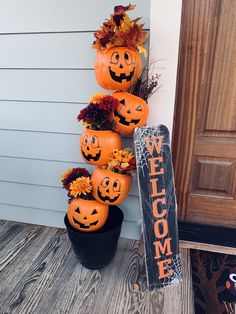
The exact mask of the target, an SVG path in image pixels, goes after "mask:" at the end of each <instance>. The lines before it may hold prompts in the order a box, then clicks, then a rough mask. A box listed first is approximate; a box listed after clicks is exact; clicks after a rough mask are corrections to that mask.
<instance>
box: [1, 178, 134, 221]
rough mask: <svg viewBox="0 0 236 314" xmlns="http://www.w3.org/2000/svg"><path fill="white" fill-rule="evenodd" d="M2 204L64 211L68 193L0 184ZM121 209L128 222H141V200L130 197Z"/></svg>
mask: <svg viewBox="0 0 236 314" xmlns="http://www.w3.org/2000/svg"><path fill="white" fill-rule="evenodd" d="M0 200H1V202H0V203H2V204H9V205H14V206H23V207H33V208H39V209H44V210H52V211H62V212H64V211H65V209H66V208H67V196H66V191H65V190H64V189H63V188H54V187H44V186H37V185H29V184H19V183H12V182H3V181H1V182H0ZM119 207H120V208H121V209H122V210H123V212H124V217H125V218H124V219H125V220H128V221H139V220H140V209H139V198H138V197H136V196H129V197H128V198H127V199H126V200H125V201H124V202H123V203H122V204H120V205H119Z"/></svg>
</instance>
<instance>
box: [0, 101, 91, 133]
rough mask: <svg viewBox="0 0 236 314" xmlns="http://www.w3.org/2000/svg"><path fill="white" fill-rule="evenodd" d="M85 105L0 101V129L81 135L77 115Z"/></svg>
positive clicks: (81, 128)
mask: <svg viewBox="0 0 236 314" xmlns="http://www.w3.org/2000/svg"><path fill="white" fill-rule="evenodd" d="M85 106H86V104H72V103H50V102H46V103H43V102H42V103H40V102H17V101H0V128H1V129H12V130H26V131H38V132H56V133H72V134H81V132H82V131H83V129H84V127H83V126H82V124H81V123H78V122H77V115H78V113H79V112H80V110H81V109H82V108H83V107H85Z"/></svg>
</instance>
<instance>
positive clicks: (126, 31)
mask: <svg viewBox="0 0 236 314" xmlns="http://www.w3.org/2000/svg"><path fill="white" fill-rule="evenodd" d="M135 7H136V6H135V5H128V6H126V7H125V6H122V5H119V6H116V7H115V8H114V13H113V14H111V16H110V19H109V20H106V21H105V22H104V23H103V24H102V25H101V27H100V29H99V30H97V31H96V32H95V33H94V36H95V41H94V43H93V46H92V47H93V48H94V49H96V50H97V51H100V50H102V49H105V48H112V47H127V48H130V49H134V50H138V51H139V53H143V54H144V55H145V56H146V55H147V51H146V49H145V48H144V44H145V41H146V38H147V32H146V31H144V30H143V26H144V24H138V21H139V20H140V19H141V18H137V19H135V20H131V19H130V18H129V16H128V14H126V11H130V10H133V9H134V8H135Z"/></svg>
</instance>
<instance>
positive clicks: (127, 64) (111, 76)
mask: <svg viewBox="0 0 236 314" xmlns="http://www.w3.org/2000/svg"><path fill="white" fill-rule="evenodd" d="M94 69H95V76H96V79H97V82H98V84H99V85H100V86H102V87H103V88H105V89H108V90H117V89H118V90H127V89H129V88H131V87H132V86H133V85H134V83H135V82H136V81H137V79H138V78H139V77H140V76H141V74H142V61H141V57H140V55H139V53H138V52H137V51H135V50H132V49H129V48H125V47H115V48H110V49H104V50H101V51H100V52H98V54H97V56H96V60H95V67H94Z"/></svg>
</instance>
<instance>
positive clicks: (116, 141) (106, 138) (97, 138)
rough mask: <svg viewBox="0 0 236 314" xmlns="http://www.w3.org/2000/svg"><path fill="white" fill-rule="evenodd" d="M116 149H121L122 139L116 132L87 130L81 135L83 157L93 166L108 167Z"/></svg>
mask: <svg viewBox="0 0 236 314" xmlns="http://www.w3.org/2000/svg"><path fill="white" fill-rule="evenodd" d="M114 149H121V137H120V135H119V134H118V133H116V132H114V131H111V130H108V131H97V130H90V129H85V130H84V131H83V133H82V134H81V137H80V150H81V155H82V157H83V159H84V161H86V162H87V163H89V164H91V165H96V166H104V165H106V164H107V163H108V162H109V161H110V159H111V158H112V157H113V150H114Z"/></svg>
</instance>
